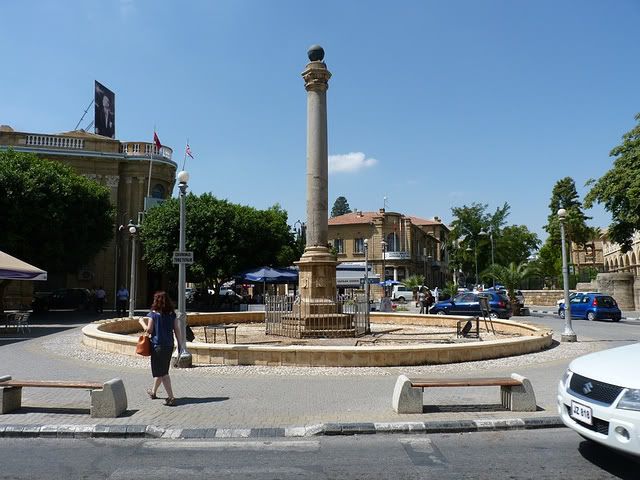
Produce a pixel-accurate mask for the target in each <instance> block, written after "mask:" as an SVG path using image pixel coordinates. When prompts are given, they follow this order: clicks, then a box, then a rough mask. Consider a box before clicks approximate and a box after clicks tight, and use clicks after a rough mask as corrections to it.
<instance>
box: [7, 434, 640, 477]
mask: <svg viewBox="0 0 640 480" xmlns="http://www.w3.org/2000/svg"><path fill="white" fill-rule="evenodd" d="M0 465H2V468H1V469H0V478H2V479H4V478H11V479H23V478H24V479H26V478H42V479H46V478H56V479H57V478H83V479H105V478H107V479H127V480H129V479H132V478H136V479H146V478H148V479H154V480H159V479H165V478H166V479H175V478H180V479H182V480H188V479H196V478H197V479H201V478H216V479H217V478H224V479H242V480H247V479H261V480H262V479H294V478H295V479H304V478H313V479H319V480H321V479H393V480H398V479H425V478H433V479H436V478H437V479H456V480H459V479H467V478H473V479H503V478H505V479H533V478H535V479H537V480H542V479H554V480H555V479H581V480H589V479H598V480H602V479H609V478H622V479H632V478H634V479H637V478H638V471H639V470H640V463H638V462H637V460H633V459H629V458H626V457H623V456H620V455H618V454H616V453H614V452H611V451H609V450H606V449H604V448H601V447H599V446H597V445H594V444H592V443H590V442H587V441H585V440H583V439H582V438H581V437H579V436H578V435H576V434H575V433H573V432H572V431H570V430H568V429H557V430H536V431H510V432H491V433H472V434H449V435H429V436H427V435H371V436H368V435H365V436H353V437H313V438H305V439H268V438H265V439H228V440H225V439H218V440H211V441H206V440H198V441H189V440H180V441H171V440H149V439H145V440H96V439H86V440H64V439H10V438H4V439H2V441H1V442H0Z"/></svg>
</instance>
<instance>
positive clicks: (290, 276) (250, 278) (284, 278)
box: [240, 267, 298, 283]
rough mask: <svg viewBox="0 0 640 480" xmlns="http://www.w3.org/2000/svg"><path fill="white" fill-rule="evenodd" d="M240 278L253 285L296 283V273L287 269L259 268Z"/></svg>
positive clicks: (247, 272) (245, 273)
mask: <svg viewBox="0 0 640 480" xmlns="http://www.w3.org/2000/svg"><path fill="white" fill-rule="evenodd" d="M240 278H241V279H242V280H244V281H245V282H255V283H296V282H297V281H298V271H297V270H294V269H288V268H272V267H261V268H257V269H255V270H248V271H246V272H244V273H243V274H242V275H240Z"/></svg>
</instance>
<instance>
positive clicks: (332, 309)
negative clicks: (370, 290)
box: [265, 295, 369, 338]
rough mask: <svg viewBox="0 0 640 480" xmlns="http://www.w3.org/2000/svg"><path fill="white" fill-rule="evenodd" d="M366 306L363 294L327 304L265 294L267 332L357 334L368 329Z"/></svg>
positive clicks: (319, 335)
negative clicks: (309, 302)
mask: <svg viewBox="0 0 640 480" xmlns="http://www.w3.org/2000/svg"><path fill="white" fill-rule="evenodd" d="M367 307H368V305H367V303H366V302H365V298H364V295H362V296H355V297H352V298H342V297H339V298H336V299H332V300H327V301H326V305H322V304H320V305H319V304H318V303H317V302H314V303H313V304H312V305H310V304H308V303H305V302H301V301H300V299H299V297H295V298H294V297H292V296H290V295H267V296H266V297H265V323H266V333H267V335H280V336H284V337H291V338H331V337H359V336H362V335H364V334H365V333H367V330H368V328H369V324H368V315H367Z"/></svg>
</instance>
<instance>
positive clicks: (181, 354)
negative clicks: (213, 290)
mask: <svg viewBox="0 0 640 480" xmlns="http://www.w3.org/2000/svg"><path fill="white" fill-rule="evenodd" d="M188 181H189V173H188V172H185V171H184V170H182V171H181V172H180V173H178V182H179V183H178V188H179V190H180V240H179V245H178V251H179V252H184V251H185V249H186V245H185V244H186V239H185V229H186V213H185V208H184V202H185V197H186V195H187V186H188V185H187V182H188ZM186 288H187V264H186V263H183V262H181V263H179V264H178V318H179V323H180V344H179V348H178V361H177V362H176V367H178V368H187V367H191V364H192V358H191V353H189V350H187V302H186Z"/></svg>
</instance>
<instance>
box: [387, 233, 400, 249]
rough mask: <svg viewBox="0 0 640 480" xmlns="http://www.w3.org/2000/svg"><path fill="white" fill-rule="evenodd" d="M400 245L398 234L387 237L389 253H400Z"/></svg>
mask: <svg viewBox="0 0 640 480" xmlns="http://www.w3.org/2000/svg"><path fill="white" fill-rule="evenodd" d="M399 247H400V243H399V242H398V234H397V233H396V232H391V233H390V234H389V235H387V252H397V251H399Z"/></svg>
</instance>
